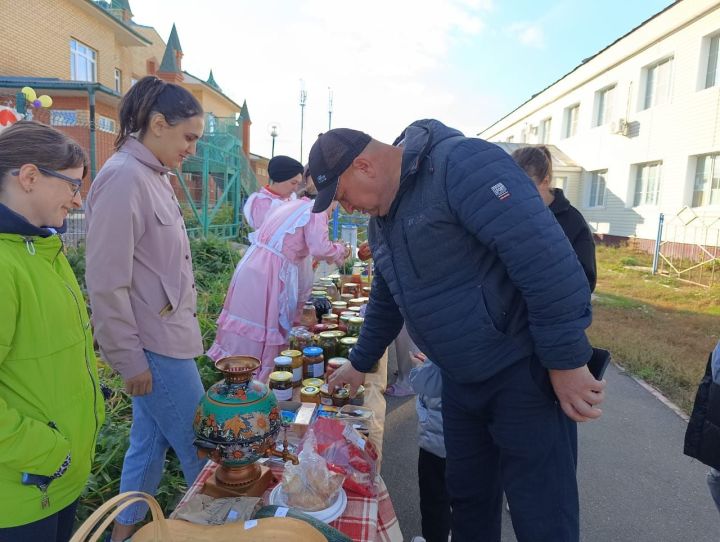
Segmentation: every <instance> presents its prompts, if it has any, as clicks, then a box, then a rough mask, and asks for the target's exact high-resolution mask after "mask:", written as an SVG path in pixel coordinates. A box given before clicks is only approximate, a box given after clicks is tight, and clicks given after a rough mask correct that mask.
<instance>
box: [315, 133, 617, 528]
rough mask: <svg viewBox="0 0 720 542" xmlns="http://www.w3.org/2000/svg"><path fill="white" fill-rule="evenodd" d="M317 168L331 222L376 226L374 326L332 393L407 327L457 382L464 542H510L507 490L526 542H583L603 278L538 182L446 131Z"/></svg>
mask: <svg viewBox="0 0 720 542" xmlns="http://www.w3.org/2000/svg"><path fill="white" fill-rule="evenodd" d="M309 166H310V172H311V174H312V177H313V179H314V181H315V185H316V187H317V189H318V197H317V199H316V202H315V206H314V209H313V210H314V211H315V212H321V211H322V210H324V209H326V208H327V207H328V206H329V205H330V203H331V202H332V200H333V199H336V200H338V201H339V202H340V203H341V204H342V205H343V207H344V208H345V209H346V210H347V211H348V212H352V211H353V210H360V211H365V212H368V213H369V214H370V215H372V217H373V218H372V219H371V221H370V225H369V231H368V236H369V241H370V247H371V250H372V254H373V257H374V260H375V278H374V281H373V284H372V291H371V294H370V302H369V304H368V308H367V312H366V315H365V323H364V325H363V329H362V332H361V334H360V338H359V340H358V342H357V345H356V347H355V348H354V349H353V350H352V353H351V354H350V361H351V364H347V365H346V366H345V367H344V368H342V369H339V370H338V371H336V372H335V373H334V374H333V376H332V377H331V382H330V384H331V385H335V384H340V383H343V382H345V383H348V384H349V385H350V387H351V391H353V392H354V390H355V389H356V387H357V386H358V385H359V384H360V383H362V381H363V378H364V375H363V373H365V372H368V371H370V370H372V367H373V365H374V364H375V363H376V362H377V360H378V359H379V358H380V357H381V355H382V353H383V351H384V350H385V348H386V347H387V345H388V344H389V343H390V342H391V341H392V340H393V338H394V337H395V336H396V335H397V333H398V331H399V330H400V328H401V327H402V324H403V321H404V322H405V324H406V325H407V329H408V331H409V333H410V336H411V337H412V339H413V340H414V341H415V342H416V343H417V345H418V347H419V348H420V349H421V350H422V351H423V352H425V353H426V354H427V355H428V357H430V358H432V359H433V361H434V362H435V363H436V364H437V365H438V366H439V367H440V369H441V370H442V374H443V396H442V402H443V423H444V426H445V445H446V448H447V474H446V479H447V483H448V491H449V493H450V497H451V505H452V532H453V541H454V542H464V541H478V540H483V541H499V540H500V517H501V516H500V514H501V506H502V492H503V490H504V491H505V493H506V494H507V497H508V501H509V504H510V510H511V513H512V517H513V525H514V528H515V531H516V535H517V538H518V540H519V541H520V542H527V541H538V542H541V541H542V542H551V541H552V542H565V541H567V542H575V541H577V540H578V538H579V527H578V525H579V519H578V516H579V506H578V493H577V482H576V477H575V465H574V459H573V451H572V450H573V442H572V440H573V438H574V435H573V432H572V431H571V424H573V423H574V422H575V421H587V420H590V419H594V418H597V417H599V416H600V414H601V411H600V410H599V409H598V408H597V405H598V404H600V403H601V402H602V400H603V398H604V392H603V388H604V385H605V384H604V382H598V381H596V380H595V379H594V378H593V377H592V376H591V375H590V372H589V371H588V370H587V367H586V366H585V364H586V363H587V361H588V360H589V359H590V356H591V354H592V350H591V347H590V345H589V343H588V340H587V338H586V336H585V329H586V328H587V326H588V325H589V324H590V321H591V309H590V290H589V287H588V282H587V279H586V277H585V274H584V272H583V270H582V267H581V266H580V264H579V263H578V260H577V257H576V255H575V252H574V251H573V249H572V247H571V245H570V243H569V241H568V240H567V238H566V236H565V234H564V233H563V231H562V229H561V228H560V226H559V225H558V224H557V222H556V220H555V219H554V217H553V216H552V213H550V211H549V210H548V209H547V207H546V206H545V205H544V203H543V201H542V199H541V198H540V196H539V194H538V192H537V189H536V188H535V187H534V186H533V184H532V182H531V181H530V180H529V179H528V177H527V176H526V175H525V174H524V173H523V172H522V171H521V170H520V169H519V168H518V166H517V165H516V164H515V163H514V162H513V160H512V158H510V156H508V155H507V154H506V153H505V152H504V151H503V150H502V149H500V148H499V147H497V146H495V145H492V144H490V143H487V142H485V141H482V140H479V139H474V138H466V137H464V136H463V135H462V134H461V133H460V132H458V131H457V130H453V129H451V128H448V127H446V126H445V125H443V124H442V123H440V122H438V121H435V120H423V121H417V122H415V123H413V124H411V125H410V126H409V127H408V128H407V129H406V130H405V131H404V132H403V134H402V135H401V136H400V138H398V140H397V141H396V142H395V145H387V144H384V143H381V142H379V141H376V140H373V139H372V138H371V137H370V136H368V135H367V134H364V133H362V132H359V131H356V130H350V129H345V128H340V129H334V130H330V131H329V132H327V133H325V134H322V135H321V136H320V137H319V138H318V140H317V141H316V143H315V144H314V145H313V147H312V150H311V151H310V157H309ZM553 392H554V393H553Z"/></svg>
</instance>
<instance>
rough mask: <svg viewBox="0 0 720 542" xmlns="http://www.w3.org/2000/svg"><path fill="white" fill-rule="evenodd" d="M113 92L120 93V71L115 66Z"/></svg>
mask: <svg viewBox="0 0 720 542" xmlns="http://www.w3.org/2000/svg"><path fill="white" fill-rule="evenodd" d="M115 92H117V93H118V94H122V72H121V71H120V70H118V69H117V68H115Z"/></svg>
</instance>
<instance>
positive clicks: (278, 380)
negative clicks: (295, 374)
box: [269, 371, 292, 401]
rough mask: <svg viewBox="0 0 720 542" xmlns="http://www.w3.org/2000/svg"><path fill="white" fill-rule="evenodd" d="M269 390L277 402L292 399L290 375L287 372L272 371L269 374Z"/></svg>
mask: <svg viewBox="0 0 720 542" xmlns="http://www.w3.org/2000/svg"><path fill="white" fill-rule="evenodd" d="M269 385H270V389H271V390H272V391H273V393H274V394H275V399H277V400H278V401H290V400H291V399H292V374H291V373H289V372H287V371H274V372H272V373H270V381H269Z"/></svg>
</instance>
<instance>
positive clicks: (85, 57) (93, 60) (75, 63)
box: [70, 40, 97, 83]
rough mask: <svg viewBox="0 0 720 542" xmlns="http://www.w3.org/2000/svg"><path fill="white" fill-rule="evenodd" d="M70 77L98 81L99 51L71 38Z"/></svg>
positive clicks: (76, 79) (75, 79)
mask: <svg viewBox="0 0 720 542" xmlns="http://www.w3.org/2000/svg"><path fill="white" fill-rule="evenodd" d="M70 79H72V80H74V81H91V82H93V83H94V82H95V81H97V51H95V49H91V48H90V47H88V46H87V45H84V44H82V43H80V42H79V41H75V40H70Z"/></svg>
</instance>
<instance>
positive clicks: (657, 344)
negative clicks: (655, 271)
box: [588, 246, 720, 412]
mask: <svg viewBox="0 0 720 542" xmlns="http://www.w3.org/2000/svg"><path fill="white" fill-rule="evenodd" d="M597 263H598V282H597V287H596V289H595V294H596V296H597V298H596V299H595V301H594V302H593V324H592V326H591V327H590V329H589V330H588V335H589V337H590V340H591V341H592V343H593V345H594V346H600V347H603V348H607V349H608V350H610V351H611V352H612V354H613V359H614V360H615V361H617V362H618V363H620V364H621V365H622V366H624V367H625V368H626V369H627V370H628V371H630V372H632V373H633V374H636V375H638V376H639V377H641V378H643V379H645V380H647V381H648V382H650V383H651V384H652V385H654V386H655V387H657V388H658V389H659V390H661V391H662V392H663V393H664V394H665V395H667V396H668V397H669V398H670V399H671V400H672V401H674V402H675V403H677V404H678V405H679V406H680V407H681V408H682V409H683V410H685V411H686V412H689V411H690V409H691V408H692V402H693V400H694V397H695V391H696V389H697V385H698V383H699V381H700V378H701V377H702V374H703V372H704V370H705V364H706V362H707V356H708V353H709V352H710V350H712V348H713V347H714V346H715V344H716V343H717V341H718V339H719V338H720V285H716V286H714V287H712V288H703V287H700V286H694V285H691V284H688V283H685V282H682V281H679V280H676V279H673V278H669V277H664V276H653V275H652V274H651V273H650V271H649V268H650V266H651V264H652V257H651V256H650V255H647V254H642V253H636V252H633V251H631V250H630V249H628V248H612V247H605V246H598V247H597ZM646 268H647V269H646Z"/></svg>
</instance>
